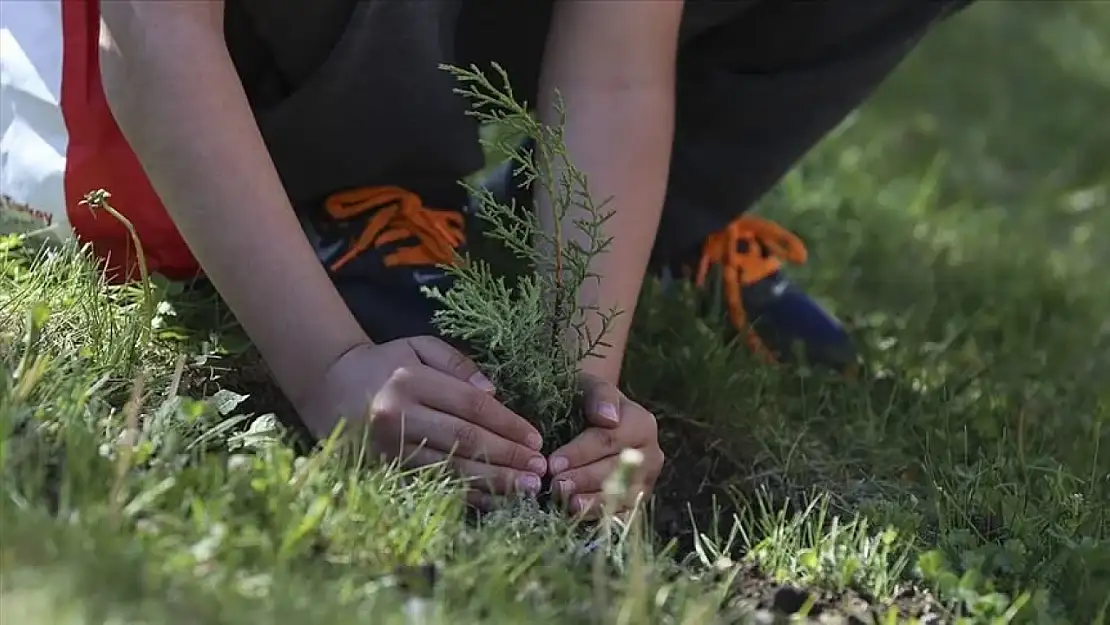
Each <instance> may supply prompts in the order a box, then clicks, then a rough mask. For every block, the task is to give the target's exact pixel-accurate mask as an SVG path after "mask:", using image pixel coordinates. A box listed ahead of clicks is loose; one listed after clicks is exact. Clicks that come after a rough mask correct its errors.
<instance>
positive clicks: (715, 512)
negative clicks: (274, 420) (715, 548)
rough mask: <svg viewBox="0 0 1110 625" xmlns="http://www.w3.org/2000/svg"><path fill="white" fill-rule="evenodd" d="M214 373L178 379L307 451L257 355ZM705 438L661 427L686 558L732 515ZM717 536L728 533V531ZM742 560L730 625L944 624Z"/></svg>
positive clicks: (667, 492)
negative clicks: (226, 398) (260, 418)
mask: <svg viewBox="0 0 1110 625" xmlns="http://www.w3.org/2000/svg"><path fill="white" fill-rule="evenodd" d="M214 368H215V369H217V371H216V373H218V374H219V375H218V381H216V382H213V381H212V380H211V378H212V376H211V374H212V373H213V371H211V370H209V371H193V372H191V374H188V375H187V376H186V380H185V385H186V388H187V389H188V392H190V393H197V394H206V395H207V394H211V393H213V392H215V391H216V390H218V389H219V388H224V389H228V390H231V391H234V392H236V393H240V394H244V395H249V398H248V399H247V400H246V401H245V402H244V403H243V404H242V405H241V406H240V407H239V409H240V410H241V411H243V412H246V413H254V414H257V415H260V414H265V413H274V414H275V415H276V416H277V417H278V419H279V420H280V421H281V422H282V423H283V424H285V425H286V426H287V427H289V428H291V429H292V430H293V431H294V432H297V433H298V434H300V435H301V436H300V438H301V440H300V441H298V444H299V445H301V446H302V449H303V450H305V451H307V449H308V442H307V435H306V433H305V432H304V431H303V429H302V428H301V427H300V426H299V424H297V422H296V419H295V417H294V412H293V410H292V407H291V405H290V403H289V401H288V400H287V399H286V398H285V396H284V395H283V394H282V392H281V391H280V390H279V389H278V388H277V386H276V385H275V384H274V383H273V381H272V378H271V377H270V376H269V374H268V372H267V371H266V368H265V365H263V364H262V362H261V359H260V357H259V356H258V354H257V353H256V352H253V351H248V352H245V353H243V354H242V355H239V356H236V357H234V358H231V359H229V360H227V361H224V362H223V363H221V364H220V365H219V366H218V367H214ZM190 382H192V384H190ZM217 384H218V387H217V386H216V385H217ZM707 434H708V433H706V432H704V431H701V430H699V429H698V428H696V427H695V426H693V425H692V424H690V423H689V422H686V421H683V420H681V419H666V418H665V419H661V420H660V442H661V444H662V446H663V448H664V450H665V451H666V453H667V463H666V465H665V466H664V469H663V472H662V473H661V475H660V477H659V480H658V482H657V484H656V488H655V493H654V494H655V497H654V503H653V508H652V515H653V525H654V530H655V533H656V535H657V537H658V539H659V541H660V542H661V543H666V542H668V541H672V540H673V541H675V542H676V543H677V546H678V555H679V556H680V557H681V556H682V555H684V554H688V553H691V552H692V551H693V547H694V541H693V538H694V533H693V529H694V528H695V527H697V528H698V529H699V530H700V531H702V532H705V531H706V530H707V529H710V527H711V520H712V519H714V518H723V519H731V518H732V515H733V513H734V512H735V511H736V510H735V507H734V504H733V503H732V499H731V498H730V496H729V493H728V492H727V491H726V488H725V487H724V485H726V484H729V483H735V481H736V479H735V478H736V477H737V472H738V471H739V470H741V468H740V467H738V466H737V464H736V463H735V462H734V461H733V460H731V459H729V458H727V457H726V455H725V454H724V453H723V452H722V451H721V450H719V449H717V448H716V446H715V445H714V444H713V441H712V439H711V437H710V436H708V435H707ZM691 521H693V523H691ZM721 529H722V531H725V532H727V526H725V527H722V528H721ZM742 555H743V554H740V553H737V554H733V556H732V557H734V558H735V559H736V562H735V563H731V564H730V565H729V567H728V568H726V569H724V570H722V571H721V574H724V573H726V572H727V573H732V572H733V571H734V568H733V567H740V568H741V571H740V573H739V574H738V575H736V576H735V581H734V583H733V587H732V593H731V594H730V597H729V599H728V600H727V602H726V605H725V606H724V609H725V610H726V611H728V612H729V613H730V614H734V615H735V616H736V618H737V619H740V618H742V616H743V615H745V614H749V615H752V616H754V617H755V622H760V623H776V622H780V619H781V617H786V616H789V615H792V614H795V613H797V612H799V611H800V610H801V609H802V607H803V606H804V605H805V604H806V602H807V601H808V600H809V598H810V597H813V599H814V604H813V606H812V607H811V608H810V611H809V615H808V619H809V620H808V622H811V623H825V624H832V623H846V624H864V623H880V622H886V621H885V620H884V619H883V618H882V617H883V616H884V613H885V612H886V611H887V610H888V609H889V608H890V607H894V608H896V609H897V610H898V612H899V614H900V615H901V616H902V617H903V618H907V617H910V618H918V619H921V620H920V622H921V623H923V624H939V623H944V622H947V621H948V619H947V618H945V616H944V615H945V614H946V610H945V609H944V607H943V606H942V605H941V604H940V603H939V602H938V601H937V600H936V598H935V597H933V595H932V594H931V593H930V592H929V591H927V590H925V589H921V588H915V587H912V586H907V587H906V588H905V589H904V590H903V591H902V593H901V594H899V596H898V597H896V599H895V600H894V601H893V603H892V604H891V605H876V604H874V603H873V602H872V601H871V600H870V598H868V597H866V596H864V595H862V594H860V593H858V592H854V591H846V592H837V593H833V592H827V591H823V590H819V589H802V588H797V587H795V586H791V585H789V584H781V583H778V582H776V581H775V580H774V579H772V578H771V577H769V576H768V575H766V574H765V573H764V572H762V571H760V570H759V569H758V568H757V567H756V566H755V565H753V564H751V563H744V562H741V561H740V558H741V556H742ZM791 622H799V621H798V620H794V621H791ZM802 622H805V621H802Z"/></svg>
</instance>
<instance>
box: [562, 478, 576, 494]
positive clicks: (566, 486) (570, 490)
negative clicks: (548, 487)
mask: <svg viewBox="0 0 1110 625" xmlns="http://www.w3.org/2000/svg"><path fill="white" fill-rule="evenodd" d="M559 494H561V495H564V496H566V495H572V494H574V482H572V481H570V480H559Z"/></svg>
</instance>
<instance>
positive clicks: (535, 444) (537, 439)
mask: <svg viewBox="0 0 1110 625" xmlns="http://www.w3.org/2000/svg"><path fill="white" fill-rule="evenodd" d="M524 442H525V444H527V445H528V446H529V447H531V448H532V449H534V450H536V451H539V450H541V449H543V437H542V436H540V435H539V434H529V435H528V438H526V439H524Z"/></svg>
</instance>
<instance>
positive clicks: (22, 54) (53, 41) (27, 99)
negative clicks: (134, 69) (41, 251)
mask: <svg viewBox="0 0 1110 625" xmlns="http://www.w3.org/2000/svg"><path fill="white" fill-rule="evenodd" d="M61 4H62V0H0V233H4V232H12V231H28V230H40V229H46V231H48V232H50V233H51V234H53V235H55V236H57V237H59V238H66V237H69V236H70V235H71V234H72V232H71V229H70V226H69V219H68V218H67V216H66V202H65V192H64V180H65V167H66V146H67V143H68V133H67V132H66V125H65V121H64V119H63V117H62V109H61V87H62V6H61Z"/></svg>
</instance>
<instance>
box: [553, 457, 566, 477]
mask: <svg viewBox="0 0 1110 625" xmlns="http://www.w3.org/2000/svg"><path fill="white" fill-rule="evenodd" d="M568 464H570V463H568V462H567V459H566V458H563V457H562V456H560V457H558V458H552V459H551V473H552V474H553V475H558V474H560V473H562V472H563V471H566V470H567V465H568Z"/></svg>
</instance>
